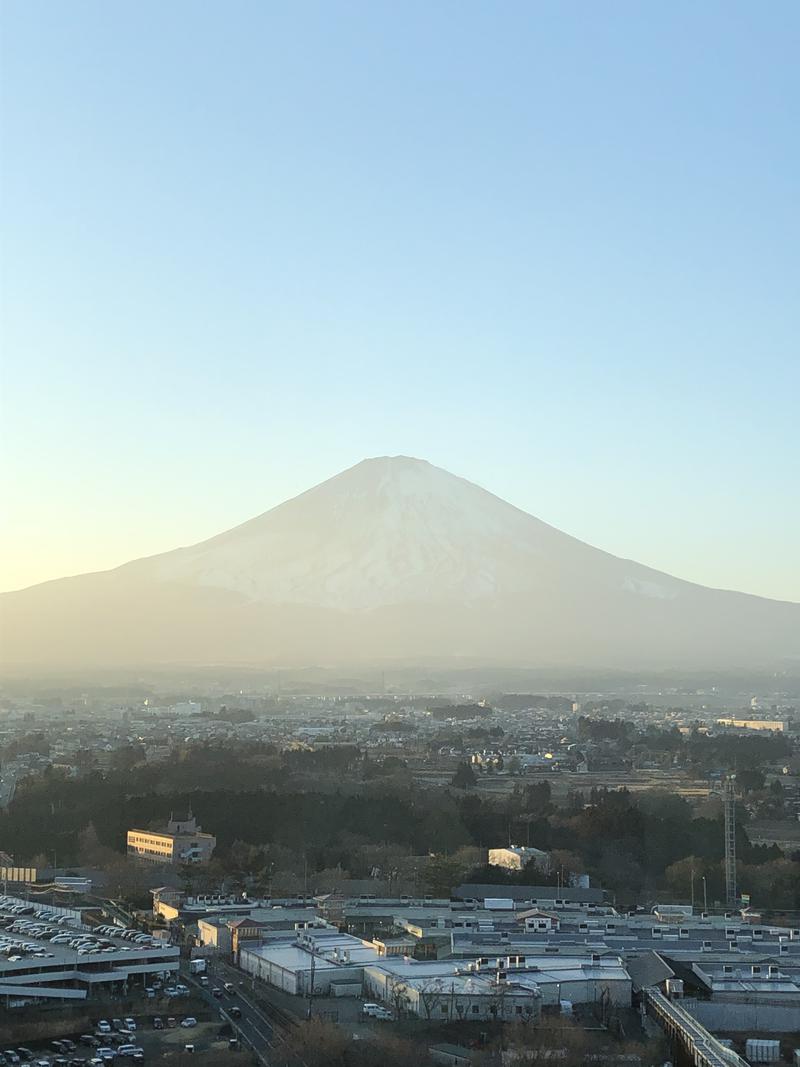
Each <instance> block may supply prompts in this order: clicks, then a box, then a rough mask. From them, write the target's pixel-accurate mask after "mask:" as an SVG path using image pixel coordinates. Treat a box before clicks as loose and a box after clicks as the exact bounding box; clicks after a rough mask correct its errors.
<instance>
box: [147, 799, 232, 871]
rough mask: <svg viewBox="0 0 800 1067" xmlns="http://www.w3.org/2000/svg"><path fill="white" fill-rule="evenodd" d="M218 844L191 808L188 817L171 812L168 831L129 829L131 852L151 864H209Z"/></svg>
mask: <svg viewBox="0 0 800 1067" xmlns="http://www.w3.org/2000/svg"><path fill="white" fill-rule="evenodd" d="M216 844H217V839H216V837H214V835H213V834H204V833H203V832H202V828H201V827H200V826H198V825H197V819H195V817H194V816H193V815H192V812H191V810H190V811H189V813H188V814H187V815H185V816H184V815H178V816H175V815H174V814H170V817H169V822H168V823H167V825H166V828H165V829H164V830H139V829H132V830H128V855H129V856H132V857H134V858H135V859H139V860H145V861H147V862H149V863H175V864H178V863H208V861H209V859H210V858H211V853H212V852H213V851H214V847H215V846H216Z"/></svg>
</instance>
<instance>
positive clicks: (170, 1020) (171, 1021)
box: [167, 1015, 178, 1030]
mask: <svg viewBox="0 0 800 1067" xmlns="http://www.w3.org/2000/svg"><path fill="white" fill-rule="evenodd" d="M177 1025H178V1020H177V1019H176V1018H175V1016H174V1015H168V1016H167V1026H168V1027H169V1029H170V1030H171V1029H172V1027H173V1026H177Z"/></svg>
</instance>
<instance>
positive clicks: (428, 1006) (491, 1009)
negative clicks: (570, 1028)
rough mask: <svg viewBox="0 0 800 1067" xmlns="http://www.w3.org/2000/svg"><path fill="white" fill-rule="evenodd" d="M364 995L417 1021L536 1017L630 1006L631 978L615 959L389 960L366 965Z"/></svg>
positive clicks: (500, 958) (616, 958)
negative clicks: (564, 1008) (563, 1004)
mask: <svg viewBox="0 0 800 1067" xmlns="http://www.w3.org/2000/svg"><path fill="white" fill-rule="evenodd" d="M364 995H365V996H369V997H371V998H374V999H376V1000H380V1001H383V1003H385V1004H386V1005H387V1006H388V1007H391V1008H392V1009H393V1010H394V1011H397V1012H405V1013H408V1014H411V1015H417V1016H420V1017H421V1018H437V1019H445V1018H449V1019H458V1018H464V1019H490V1018H496V1017H503V1018H513V1017H523V1018H524V1017H529V1018H538V1015H539V1013H540V1012H541V1008H542V1006H543V1005H548V1004H552V1005H555V1004H558V1003H559V1002H560V1001H561V1000H569V1001H571V1002H572V1003H573V1004H594V1003H599V1002H600V1001H601V999H603V1000H605V1001H606V1003H608V1004H614V1005H622V1006H626V1007H628V1006H630V1003H631V979H630V975H629V974H628V972H627V970H626V969H625V967H624V965H623V963H622V960H621V959H620V958H619V957H615V956H606V957H602V958H601V957H599V956H593V955H588V956H582V957H570V958H563V959H553V958H551V957H547V956H536V957H529V956H510V957H496V958H486V957H484V958H481V959H478V960H461V961H459V960H431V961H428V960H409V959H402V960H401V959H393V958H390V959H382V960H381V961H380V962H379V963H377V964H370V965H368V966H365V967H364Z"/></svg>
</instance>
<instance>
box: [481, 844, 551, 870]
mask: <svg viewBox="0 0 800 1067" xmlns="http://www.w3.org/2000/svg"><path fill="white" fill-rule="evenodd" d="M531 862H533V864H534V866H535V867H538V868H539V870H540V871H548V870H549V869H550V855H549V853H547V852H543V851H542V850H541V849H540V848H531V847H530V846H529V845H528V846H522V845H509V846H508V848H490V849H489V866H490V867H505V868H506V870H509V871H523V870H524V869H525V868H526V867H527V866H528V864H529V863H531Z"/></svg>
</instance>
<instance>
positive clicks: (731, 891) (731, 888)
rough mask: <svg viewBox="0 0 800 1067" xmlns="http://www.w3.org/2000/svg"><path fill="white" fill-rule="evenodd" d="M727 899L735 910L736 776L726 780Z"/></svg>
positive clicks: (729, 905)
mask: <svg viewBox="0 0 800 1067" xmlns="http://www.w3.org/2000/svg"><path fill="white" fill-rule="evenodd" d="M723 795H724V798H725V899H726V901H727V904H728V907H729V908H735V907H736V903H737V900H738V893H737V892H736V776H735V775H733V774H732V775H730V776H729V777H728V778H726V780H725V788H724V794H723Z"/></svg>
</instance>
